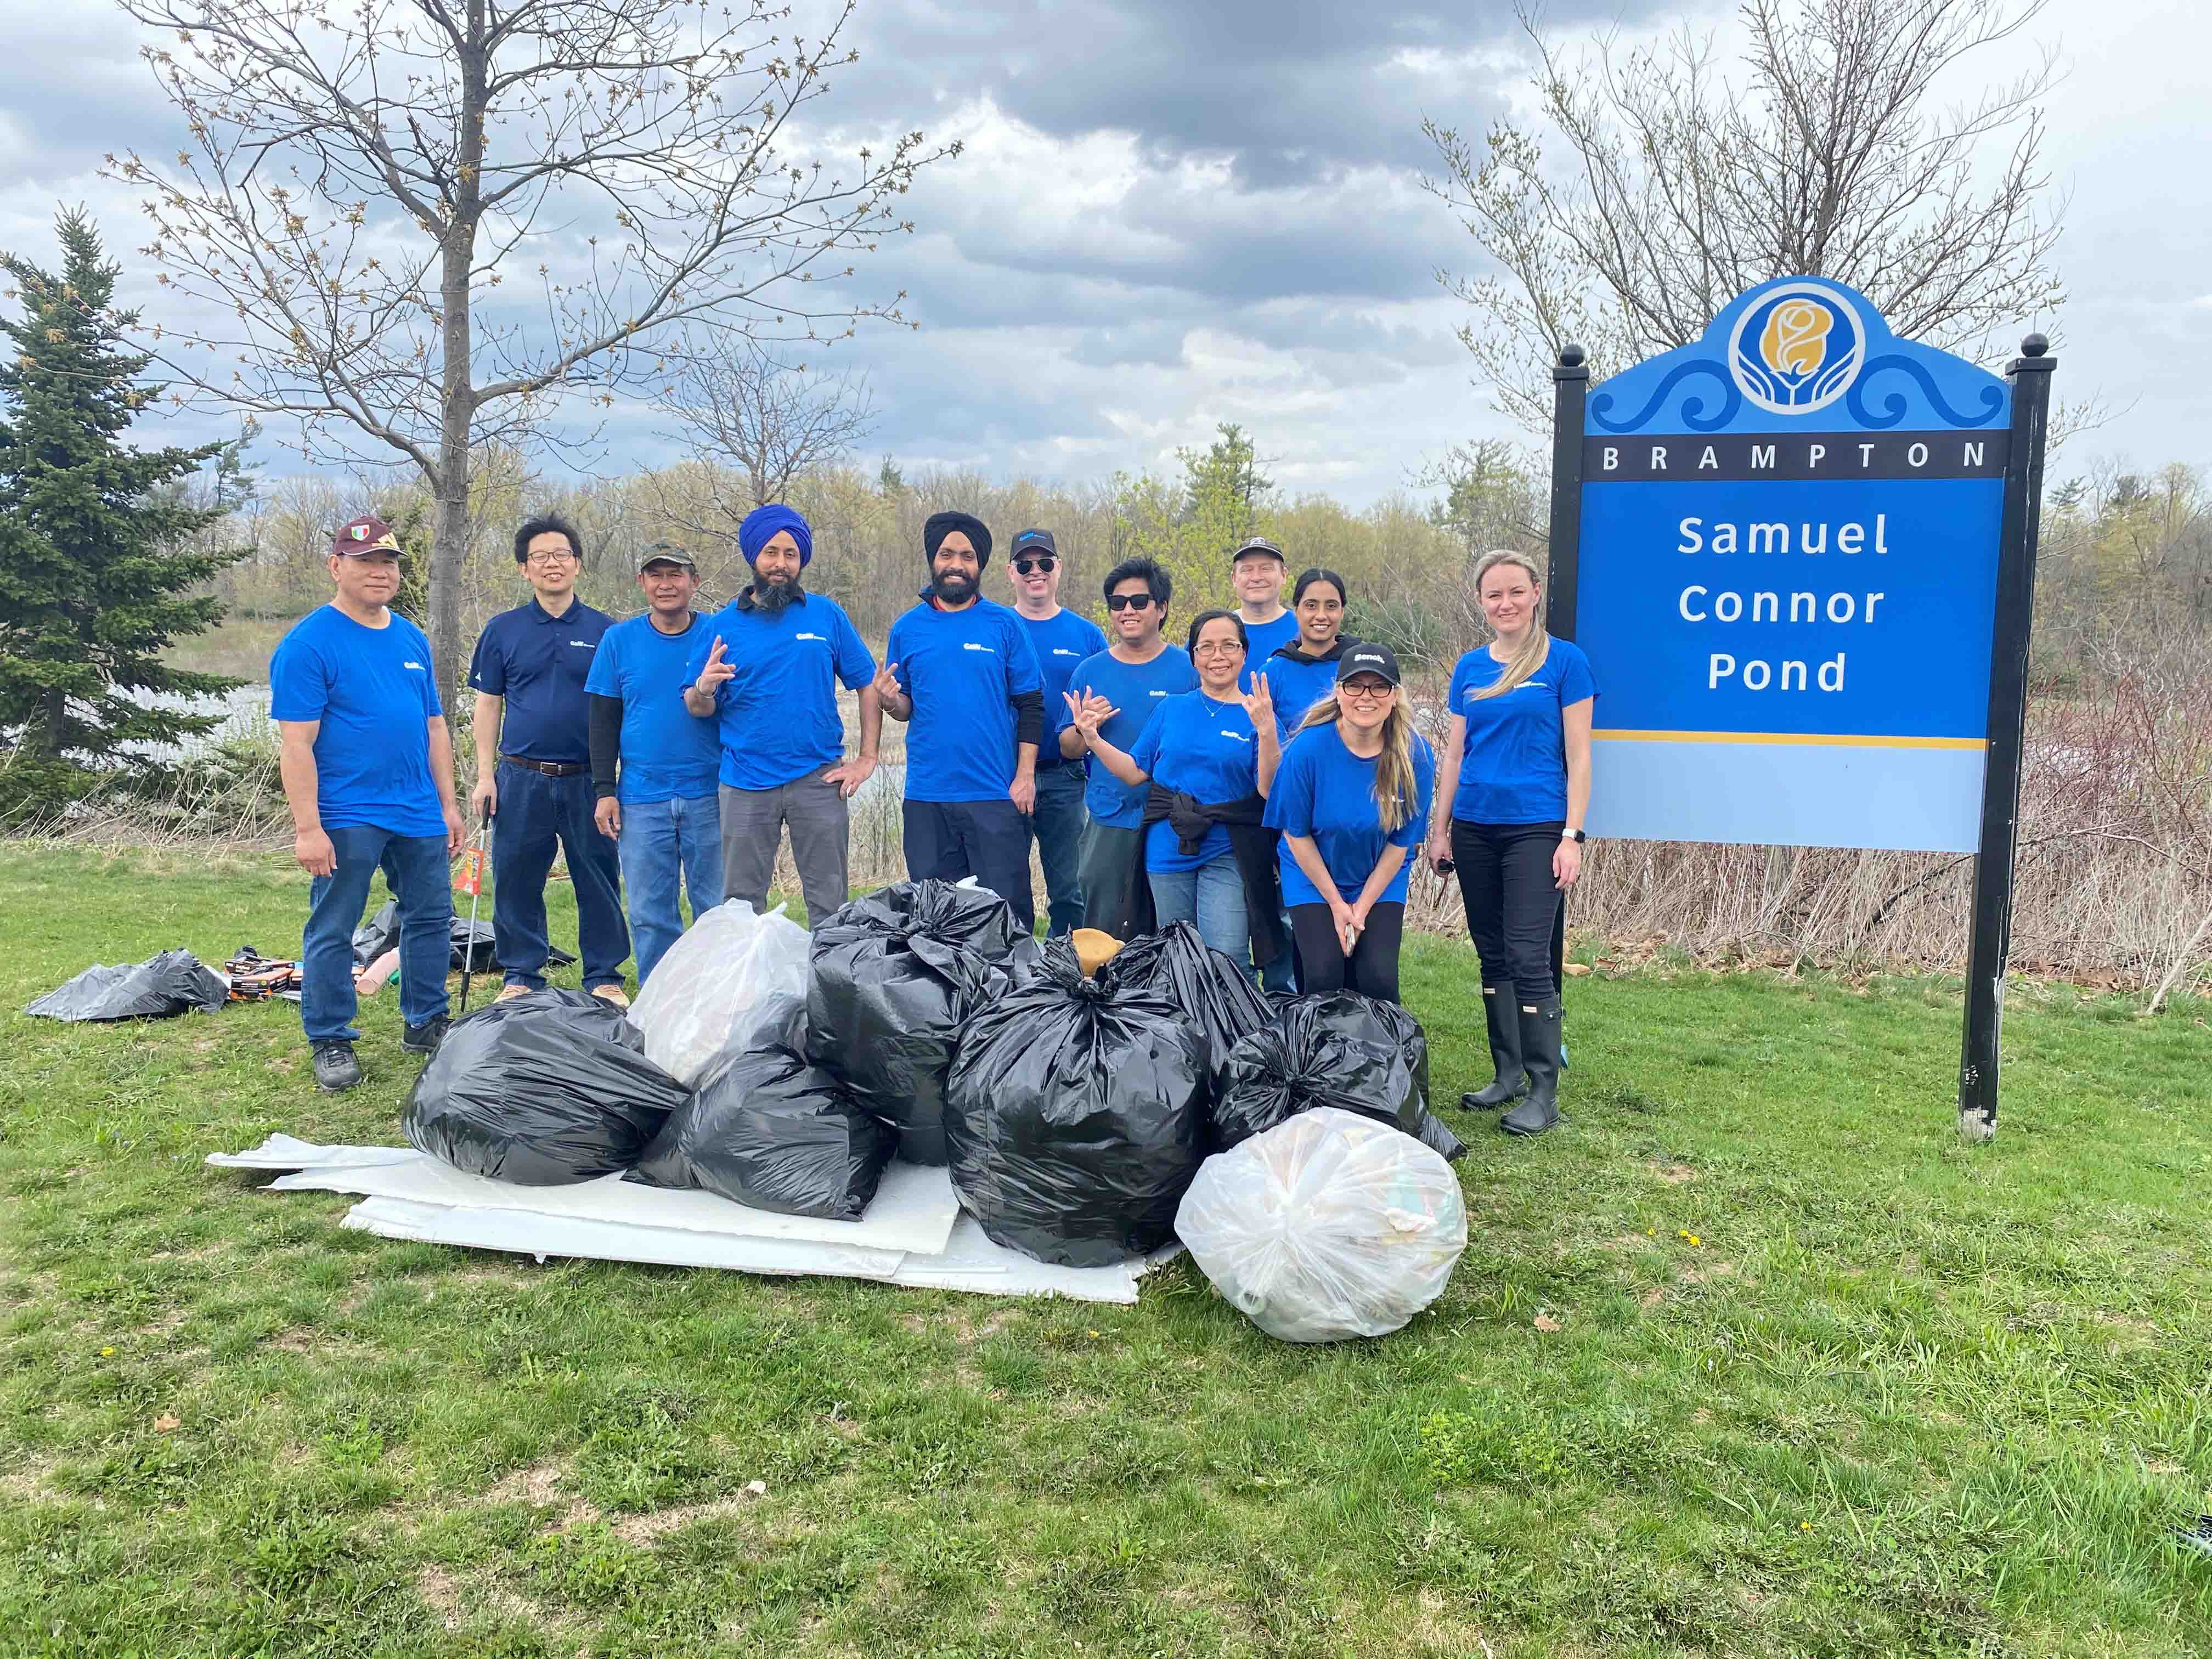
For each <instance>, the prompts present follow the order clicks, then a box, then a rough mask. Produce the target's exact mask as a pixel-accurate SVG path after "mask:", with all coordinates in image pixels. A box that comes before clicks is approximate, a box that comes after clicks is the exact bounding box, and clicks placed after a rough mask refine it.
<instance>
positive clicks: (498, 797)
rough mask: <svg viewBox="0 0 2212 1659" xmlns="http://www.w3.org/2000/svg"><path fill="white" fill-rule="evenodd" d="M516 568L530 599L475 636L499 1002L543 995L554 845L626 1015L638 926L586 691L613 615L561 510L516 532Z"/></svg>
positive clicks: (474, 797) (597, 976)
mask: <svg viewBox="0 0 2212 1659" xmlns="http://www.w3.org/2000/svg"><path fill="white" fill-rule="evenodd" d="M514 563H515V568H517V569H518V570H520V572H521V573H522V576H523V580H526V581H527V582H528V583H529V584H530V590H531V598H530V599H529V601H528V602H527V603H526V604H523V605H517V606H515V608H514V609H513V610H512V611H501V612H500V613H499V614H498V615H497V616H495V617H493V618H492V619H491V620H490V621H489V622H488V623H485V624H484V630H483V633H482V634H481V635H478V636H477V652H476V660H475V661H474V662H473V663H471V665H470V667H469V684H471V686H473V687H474V688H475V689H476V694H477V708H476V738H477V787H476V789H475V792H474V793H472V794H471V797H470V799H471V801H473V802H474V803H475V805H476V809H477V812H478V813H479V814H480V815H481V814H485V813H489V815H490V816H491V818H492V823H493V830H492V840H491V869H492V881H493V887H492V913H491V926H492V939H493V945H494V948H495V950H496V951H497V953H498V956H499V965H500V968H501V970H502V971H503V972H504V974H505V975H506V979H507V983H506V985H505V986H504V987H502V988H501V991H500V996H501V999H502V1000H504V999H506V998H508V997H519V996H520V995H522V994H524V993H525V992H527V991H535V990H540V989H542V988H544V984H545V961H546V958H547V957H549V956H550V955H551V954H552V951H553V944H552V940H551V939H550V938H549V937H548V936H547V934H546V932H545V878H546V877H547V876H549V875H550V874H551V873H552V871H553V849H554V846H555V844H556V842H557V843H558V844H559V846H560V849H561V854H562V857H563V858H565V859H566V860H568V881H569V885H570V887H571V889H572V890H574V893H575V895H576V939H577V950H578V951H579V953H580V955H581V956H582V957H583V958H584V988H585V989H586V990H587V991H589V992H590V993H591V994H592V995H593V996H596V997H600V998H604V999H605V1000H606V1001H608V1002H611V1003H612V1004H614V1006H616V1007H617V1008H627V1007H628V1006H629V998H628V997H627V996H625V995H623V985H622V964H623V957H626V956H628V955H629V927H627V926H625V925H624V923H623V911H622V866H621V862H620V860H618V859H617V857H616V855H615V847H614V843H613V842H611V841H609V840H608V839H607V838H606V837H605V836H603V835H601V834H600V833H599V825H598V823H596V822H595V821H594V819H593V811H594V805H595V802H596V799H597V798H596V796H595V795H594V794H593V793H592V738H591V720H590V718H589V716H588V714H587V713H586V708H587V705H586V702H585V700H584V682H585V681H586V679H588V678H590V676H591V671H592V659H593V657H594V656H595V654H596V653H598V651H599V641H600V640H602V639H603V638H605V635H606V631H607V629H610V628H612V627H613V626H614V618H613V617H610V616H609V615H607V613H606V612H605V611H594V610H593V609H592V607H591V606H590V605H586V604H585V603H584V602H583V601H582V600H581V599H578V598H577V597H576V578H577V577H578V576H579V575H580V574H582V572H583V568H584V542H583V538H581V537H580V536H579V535H578V534H577V533H576V528H575V526H574V525H572V524H570V523H568V520H565V519H562V518H561V517H559V516H557V515H556V514H551V513H548V514H545V515H544V516H541V517H538V518H534V519H531V520H526V522H525V523H524V524H523V526H522V527H521V528H520V529H519V530H517V531H516V532H514Z"/></svg>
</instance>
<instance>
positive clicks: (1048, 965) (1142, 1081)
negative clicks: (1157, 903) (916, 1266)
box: [945, 939, 1207, 1267]
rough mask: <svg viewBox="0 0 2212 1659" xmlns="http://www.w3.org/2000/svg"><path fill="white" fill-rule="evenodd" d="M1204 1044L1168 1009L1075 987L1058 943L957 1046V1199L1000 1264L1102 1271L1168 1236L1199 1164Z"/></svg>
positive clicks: (953, 1088)
mask: <svg viewBox="0 0 2212 1659" xmlns="http://www.w3.org/2000/svg"><path fill="white" fill-rule="evenodd" d="M1206 1090H1207V1048H1206V1034H1205V1033H1204V1032H1203V1031H1201V1030H1199V1028H1198V1027H1197V1026H1196V1025H1195V1024H1192V1022H1191V1021H1190V1020H1189V1019H1188V1018H1185V1017H1184V1015H1183V1013H1182V1010H1180V1009H1179V1008H1177V1007H1176V1006H1175V1004H1174V1003H1172V1002H1170V1000H1168V999H1167V998H1166V997H1164V996H1162V995H1160V994H1158V993H1157V992H1153V991H1148V990H1115V989H1114V988H1112V987H1109V986H1107V985H1105V984H1103V983H1101V982H1100V981H1097V980H1093V979H1088V978H1085V975H1084V973H1083V969H1082V967H1081V966H1080V964H1079V963H1077V961H1076V959H1075V951H1074V950H1073V947H1072V946H1070V945H1068V943H1067V942H1066V940H1065V939H1051V940H1048V941H1047V942H1046V944H1045V945H1044V946H1043V948H1042V953H1041V960H1040V962H1039V963H1038V964H1037V966H1036V968H1035V969H1034V970H1032V971H1031V972H1030V973H1029V974H1027V975H1024V978H1023V979H1022V980H1021V981H1020V982H1019V983H1018V984H1017V985H1015V986H1014V987H1012V989H1011V990H1009V991H1008V992H1007V993H1006V995H1004V996H1003V997H1001V998H1000V999H999V1000H996V1001H994V1003H993V1004H992V1005H991V1006H989V1007H987V1008H985V1009H983V1010H982V1011H981V1012H978V1013H977V1014H975V1016H974V1018H971V1019H970V1020H969V1022H968V1026H967V1029H966V1030H963V1032H962V1033H961V1034H960V1047H959V1052H958V1054H957V1055H956V1056H955V1057H954V1059H953V1062H952V1073H951V1079H950V1080H949V1081H948V1083H947V1085H946V1088H945V1139H946V1140H947V1141H948V1142H949V1144H950V1146H951V1154H952V1185H953V1188H954V1190H955V1191H957V1193H958V1194H960V1202H961V1206H962V1207H963V1208H964V1209H966V1210H967V1212H969V1214H970V1215H972V1216H974V1217H975V1219H976V1221H977V1222H978V1223H979V1224H980V1225H981V1227H982V1229H983V1231H985V1232H987V1233H988V1234H989V1235H990V1236H991V1237H993V1238H994V1239H996V1240H997V1241H998V1242H999V1243H1001V1244H1004V1245H1006V1247H1007V1248H1008V1249H1016V1250H1019V1251H1021V1252H1022V1253H1023V1254H1024V1255H1032V1256H1035V1257H1036V1259H1037V1260H1038V1261H1053V1262H1058V1263H1060V1264H1061V1265H1062V1266H1065V1267H1105V1266H1108V1265H1109V1264H1110V1263H1113V1262H1116V1261H1126V1260H1127V1258H1128V1257H1130V1256H1133V1255H1143V1254H1145V1253H1146V1251H1148V1250H1154V1249H1158V1248H1159V1247H1160V1246H1161V1245H1163V1244H1164V1243H1167V1242H1168V1240H1169V1239H1170V1238H1171V1237H1174V1236H1175V1216H1176V1205H1177V1204H1179V1203H1181V1202H1182V1194H1183V1190H1184V1188H1187V1187H1188V1186H1189V1185H1190V1183H1191V1180H1192V1178H1193V1177H1194V1176H1196V1175H1197V1173H1198V1166H1199V1163H1200V1159H1201V1158H1203V1157H1204V1156H1205V1152H1206V1148H1205V1144H1204V1143H1205V1134H1206Z"/></svg>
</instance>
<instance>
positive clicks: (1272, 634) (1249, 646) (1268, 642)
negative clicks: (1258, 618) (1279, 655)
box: [1237, 609, 1298, 669]
mask: <svg viewBox="0 0 2212 1659" xmlns="http://www.w3.org/2000/svg"><path fill="white" fill-rule="evenodd" d="M1237 615H1238V617H1239V618H1240V619H1241V618H1242V617H1243V612H1242V611H1239V612H1238V613H1237ZM1297 636H1298V613H1297V611H1291V610H1289V609H1285V611H1284V612H1283V614H1282V615H1281V616H1279V617H1276V618H1275V620H1274V621H1273V622H1271V623H1249V622H1248V623H1245V624H1244V664H1245V666H1246V667H1247V668H1248V669H1253V668H1257V667H1258V666H1259V665H1261V663H1263V662H1265V661H1267V659H1268V658H1270V657H1272V656H1273V655H1274V654H1275V649H1276V647H1278V646H1285V645H1288V644H1289V643H1290V642H1291V641H1292V640H1294V639H1296V638H1297Z"/></svg>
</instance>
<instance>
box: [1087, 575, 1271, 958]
mask: <svg viewBox="0 0 2212 1659" xmlns="http://www.w3.org/2000/svg"><path fill="white" fill-rule="evenodd" d="M1188 648H1189V651H1190V659H1191V661H1192V663H1193V664H1194V665H1195V666H1196V667H1197V670H1198V689H1197V690H1195V691H1185V692H1183V693H1182V694H1181V695H1179V696H1170V697H1164V698H1162V699H1160V700H1159V703H1158V708H1155V709H1154V711H1153V713H1152V717H1151V718H1150V719H1149V720H1146V723H1145V727H1144V730H1143V732H1141V733H1139V736H1138V738H1137V741H1136V744H1135V745H1134V746H1133V748H1131V749H1128V750H1123V749H1121V747H1120V746H1119V745H1117V744H1115V743H1113V742H1111V741H1110V740H1109V739H1108V738H1106V737H1105V735H1104V733H1103V725H1104V721H1105V720H1106V719H1107V717H1108V714H1109V710H1110V709H1111V708H1112V705H1110V704H1108V703H1106V702H1104V700H1103V699H1101V698H1095V697H1094V698H1091V699H1087V700H1085V701H1084V702H1082V703H1081V705H1080V706H1074V704H1073V700H1071V707H1070V709H1069V715H1070V720H1071V729H1072V730H1073V731H1075V732H1078V733H1079V734H1080V739H1079V740H1080V741H1081V742H1082V743H1083V744H1084V746H1085V748H1087V749H1088V750H1090V752H1091V754H1093V755H1095V756H1097V757H1098V761H1099V763H1100V764H1101V765H1102V766H1103V767H1104V768H1105V769H1106V770H1107V771H1109V772H1110V773H1111V774H1113V775H1114V776H1115V777H1116V778H1117V779H1119V780H1120V781H1121V783H1122V784H1123V785H1124V786H1126V787H1128V788H1130V789H1143V790H1145V791H1146V799H1145V806H1144V811H1143V822H1144V824H1145V844H1144V882H1143V884H1142V887H1143V889H1144V890H1140V891H1139V893H1138V894H1137V902H1136V904H1135V905H1134V906H1133V916H1132V922H1133V928H1134V931H1137V932H1143V931H1147V929H1148V926H1149V925H1150V924H1152V923H1154V922H1157V925H1158V926H1161V927H1165V926H1166V925H1168V924H1169V923H1170V922H1175V921H1189V922H1194V923H1196V924H1197V927H1198V932H1199V937H1200V938H1201V939H1204V940H1205V941H1206V943H1207V944H1208V945H1212V947H1213V948H1214V949H1215V950H1217V951H1222V952H1224V953H1225V954H1226V955H1228V956H1229V957H1231V958H1232V959H1234V960H1236V961H1237V962H1243V960H1244V958H1245V952H1246V950H1247V949H1248V947H1249V950H1250V951H1251V955H1252V959H1253V960H1254V961H1255V963H1258V964H1259V966H1260V967H1261V968H1265V967H1266V966H1267V964H1268V963H1272V962H1273V961H1274V960H1275V959H1276V958H1277V957H1279V956H1280V955H1281V954H1282V953H1283V952H1284V951H1285V950H1287V949H1288V948H1289V944H1288V941H1287V940H1285V939H1284V938H1283V936H1282V924H1281V921H1280V908H1279V896H1278V889H1277V886H1276V878H1275V849H1274V839H1275V838H1274V836H1273V832H1272V831H1270V830H1269V829H1267V827H1266V826H1265V825H1264V824H1263V823H1262V822H1261V817H1262V816H1263V814H1264V812H1265V811H1266V806H1267V802H1266V799H1265V798H1266V796H1267V789H1268V787H1269V786H1270V785H1271V784H1272V783H1273V781H1274V776H1275V764H1276V762H1277V761H1278V760H1279V758H1280V757H1281V751H1280V747H1279V745H1280V742H1281V733H1280V732H1279V730H1278V729H1277V727H1276V725H1275V708H1274V704H1273V702H1271V701H1270V699H1269V697H1268V696H1267V680H1266V678H1264V677H1255V680H1254V682H1253V686H1252V690H1250V691H1249V692H1240V691H1239V690H1237V681H1238V678H1240V677H1241V676H1242V675H1243V671H1244V658H1245V650H1246V647H1245V637H1244V624H1243V623H1242V622H1240V621H1239V620H1238V619H1237V613H1236V612H1235V611H1201V612H1200V614H1199V615H1198V617H1195V618H1194V620H1193V621H1192V623H1191V625H1190V638H1189V646H1188ZM1147 897H1149V900H1150V908H1151V910H1152V915H1151V916H1149V917H1148V916H1146V915H1145V914H1144V911H1145V908H1146V902H1145V901H1146V898H1147Z"/></svg>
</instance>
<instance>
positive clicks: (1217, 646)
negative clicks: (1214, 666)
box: [1190, 640, 1244, 657]
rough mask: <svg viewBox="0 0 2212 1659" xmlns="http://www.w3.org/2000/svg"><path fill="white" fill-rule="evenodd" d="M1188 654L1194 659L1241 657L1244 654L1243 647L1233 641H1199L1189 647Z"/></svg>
mask: <svg viewBox="0 0 2212 1659" xmlns="http://www.w3.org/2000/svg"><path fill="white" fill-rule="evenodd" d="M1190 654H1191V655H1192V656H1194V657H1229V656H1237V657H1241V656H1243V654H1244V647H1243V646H1242V645H1240V644H1238V643H1237V641H1235V640H1200V641H1199V642H1198V643H1197V644H1196V645H1194V646H1193V647H1191V648H1190Z"/></svg>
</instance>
